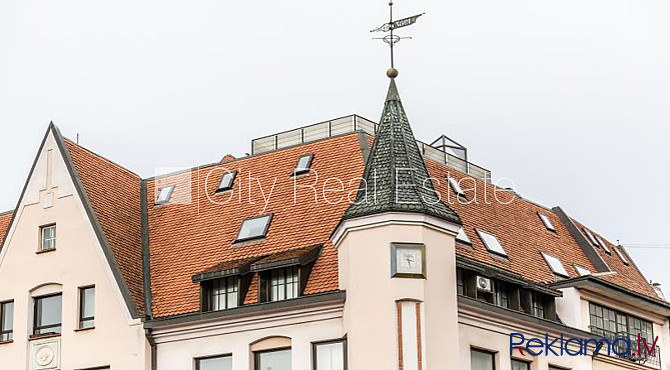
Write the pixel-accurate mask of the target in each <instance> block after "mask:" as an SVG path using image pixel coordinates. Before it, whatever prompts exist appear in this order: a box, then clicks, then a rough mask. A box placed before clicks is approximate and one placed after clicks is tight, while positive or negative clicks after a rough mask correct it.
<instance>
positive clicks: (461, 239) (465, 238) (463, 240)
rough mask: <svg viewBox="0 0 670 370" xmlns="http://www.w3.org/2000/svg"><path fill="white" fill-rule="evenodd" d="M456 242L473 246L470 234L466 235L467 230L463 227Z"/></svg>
mask: <svg viewBox="0 0 670 370" xmlns="http://www.w3.org/2000/svg"><path fill="white" fill-rule="evenodd" d="M456 240H457V241H459V242H461V243H466V244H472V242H470V238H468V234H466V233H465V229H463V228H462V227H461V229H460V230H458V235H456Z"/></svg>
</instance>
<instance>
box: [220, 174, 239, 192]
mask: <svg viewBox="0 0 670 370" xmlns="http://www.w3.org/2000/svg"><path fill="white" fill-rule="evenodd" d="M236 177H237V171H232V172H231V171H226V172H224V173H223V175H222V176H221V181H220V182H219V187H218V188H217V189H216V191H217V192H221V191H226V190H231V189H232V188H233V185H235V178H236Z"/></svg>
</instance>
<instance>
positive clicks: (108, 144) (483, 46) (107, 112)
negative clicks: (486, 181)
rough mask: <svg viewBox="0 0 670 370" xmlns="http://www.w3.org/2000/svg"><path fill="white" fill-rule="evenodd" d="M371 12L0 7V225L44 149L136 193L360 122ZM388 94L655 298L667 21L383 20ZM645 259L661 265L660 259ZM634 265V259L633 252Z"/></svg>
mask: <svg viewBox="0 0 670 370" xmlns="http://www.w3.org/2000/svg"><path fill="white" fill-rule="evenodd" d="M387 11H388V10H387V2H386V0H383V1H382V0H376V1H360V0H358V1H353V0H341V1H334V2H333V1H304V0H303V1H297V0H288V1H260V2H259V1H255V2H251V1H236V2H231V1H214V0H208V1H200V0H196V1H188V2H184V1H169V0H168V1H166V0H161V1H147V0H144V1H129V0H117V1H113V2H111V1H110V2H101V1H90V0H81V1H72V0H59V1H35V0H0V125H2V138H3V139H2V143H1V145H0V158H3V160H2V161H1V162H0V166H1V167H2V173H3V174H4V176H2V178H3V181H2V182H0V210H9V209H12V208H14V207H15V205H16V201H17V199H18V196H19V194H20V192H21V189H22V186H23V183H24V182H25V179H26V176H27V174H28V171H29V169H30V166H31V164H32V161H33V159H34V156H35V153H36V151H37V148H38V146H39V143H40V140H41V138H42V135H43V134H44V131H45V130H46V128H47V125H48V123H49V121H51V120H53V121H54V122H55V123H56V124H57V125H58V126H59V127H60V129H61V131H62V132H63V134H64V135H66V136H68V137H71V138H74V137H75V136H76V134H77V133H79V134H80V142H81V144H83V145H85V146H87V147H89V148H91V149H93V150H94V151H97V152H99V153H101V154H103V155H105V156H107V157H108V158H111V159H113V160H115V161H116V162H118V163H120V164H122V165H124V166H126V167H127V168H129V169H131V170H133V171H135V172H136V173H139V174H140V175H142V176H145V177H147V176H151V175H152V174H153V169H154V168H155V167H165V166H194V165H196V164H198V163H209V162H212V161H217V160H219V159H220V158H221V157H222V156H223V155H224V154H226V153H231V154H233V155H235V156H240V155H244V153H245V152H248V151H249V150H250V149H249V147H250V140H251V139H252V138H255V137H259V136H264V135H267V134H272V133H275V132H279V131H283V130H287V129H291V128H296V127H299V126H303V125H306V124H310V123H316V122H319V121H323V120H327V119H330V118H335V117H339V116H343V115H347V114H352V113H358V114H361V115H363V116H365V117H369V118H371V119H374V120H377V119H378V117H379V115H380V113H381V108H382V103H383V98H384V95H385V90H386V86H387V83H388V80H387V78H386V77H385V76H384V72H385V70H386V68H387V66H388V57H387V49H386V47H385V46H384V44H382V43H381V42H379V41H372V40H371V37H372V36H373V35H372V34H371V33H370V32H369V30H370V29H372V28H374V27H377V26H379V25H381V24H382V23H383V22H385V21H386V20H387ZM420 12H426V15H425V16H423V17H422V18H420V19H419V21H418V22H417V24H416V25H414V26H412V27H408V28H405V29H403V30H402V32H401V34H403V35H411V36H413V37H414V39H413V40H403V41H402V42H401V43H400V44H399V45H398V49H397V63H396V64H397V67H398V69H399V70H400V77H399V78H398V85H399V88H400V92H401V95H402V97H403V102H404V104H405V107H406V109H407V111H408V114H409V117H410V120H411V123H412V125H413V128H414V131H415V134H416V136H417V138H418V139H421V140H423V141H428V142H430V141H432V140H433V139H434V138H436V137H438V136H439V135H441V134H447V135H449V136H451V137H453V138H454V139H456V140H457V141H459V142H461V143H462V144H464V145H466V146H467V147H468V149H469V157H470V159H471V160H472V161H473V162H474V163H476V164H478V165H481V166H484V167H486V168H489V169H491V171H492V172H493V177H494V179H495V178H501V177H507V178H511V179H513V181H514V183H515V185H516V189H517V190H518V192H519V193H520V194H522V195H523V196H525V197H527V198H529V199H532V200H534V201H537V202H540V203H542V204H544V205H546V206H550V207H551V206H555V205H560V206H562V207H563V208H564V209H565V210H566V211H567V212H568V213H569V214H571V215H573V216H574V217H576V218H577V219H579V220H580V221H582V222H584V223H586V224H587V225H590V226H591V227H592V228H594V229H595V230H596V231H598V232H600V233H602V234H604V235H605V236H606V237H607V238H609V239H610V240H611V241H613V242H615V241H616V240H617V239H620V240H621V242H622V243H624V244H634V245H645V246H646V247H648V248H629V249H628V250H629V252H630V253H631V254H632V255H633V256H634V257H635V258H636V261H637V263H638V265H639V267H640V268H641V269H642V270H643V272H644V273H645V274H646V276H647V278H649V279H653V280H655V281H660V282H662V283H664V287H665V289H666V292H670V289H668V288H670V269H668V267H667V264H668V262H669V261H670V236H669V235H668V225H670V216H668V208H670V207H669V206H670V204H669V203H670V200H669V195H668V194H670V193H669V192H668V190H667V184H668V183H670V171H668V167H669V164H670V163H669V162H670V159H669V158H670V148H669V147H668V143H670V93H669V89H670V69H669V68H668V66H669V65H670V43H668V40H667V36H668V35H670V22H668V21H667V15H668V14H670V3H669V2H667V1H665V0H645V1H639V0H629V1H623V0H589V1H581V0H580V1H576V0H563V1H547V0H532V1H531V0H525V1H520V0H506V1H501V0H468V1H453V0H449V1H434V0H432V1H428V0H412V1H409V0H397V1H396V15H398V17H403V16H409V15H413V14H416V13H420ZM659 246H665V248H664V247H659ZM649 247H651V248H649Z"/></svg>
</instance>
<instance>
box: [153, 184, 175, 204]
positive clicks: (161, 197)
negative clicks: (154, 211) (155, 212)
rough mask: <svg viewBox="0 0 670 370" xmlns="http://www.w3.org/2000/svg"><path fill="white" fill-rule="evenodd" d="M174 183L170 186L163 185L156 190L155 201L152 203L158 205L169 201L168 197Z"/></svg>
mask: <svg viewBox="0 0 670 370" xmlns="http://www.w3.org/2000/svg"><path fill="white" fill-rule="evenodd" d="M174 187H175V186H174V185H170V186H164V187H162V188H161V189H160V190H159V191H158V196H157V197H156V201H155V202H154V204H156V205H160V204H167V203H169V202H170V198H172V192H173V191H174Z"/></svg>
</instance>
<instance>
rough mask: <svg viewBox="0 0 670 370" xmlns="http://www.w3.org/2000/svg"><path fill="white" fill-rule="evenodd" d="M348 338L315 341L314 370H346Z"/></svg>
mask: <svg viewBox="0 0 670 370" xmlns="http://www.w3.org/2000/svg"><path fill="white" fill-rule="evenodd" d="M346 349H347V345H346V340H336V341H332V342H323V343H314V344H313V353H314V370H345V369H346V358H347V356H346Z"/></svg>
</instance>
